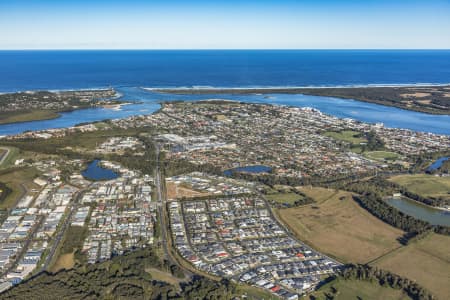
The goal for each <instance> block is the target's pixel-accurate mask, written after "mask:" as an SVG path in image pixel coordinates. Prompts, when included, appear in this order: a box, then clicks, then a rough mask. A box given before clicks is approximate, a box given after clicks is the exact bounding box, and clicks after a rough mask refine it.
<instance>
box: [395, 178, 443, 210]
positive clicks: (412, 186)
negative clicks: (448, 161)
mask: <svg viewBox="0 0 450 300" xmlns="http://www.w3.org/2000/svg"><path fill="white" fill-rule="evenodd" d="M389 180H390V181H392V182H395V183H396V184H398V185H399V186H400V187H402V190H404V192H403V194H405V196H407V197H409V198H412V199H414V200H416V201H419V202H423V203H425V204H428V205H432V206H441V205H450V177H440V176H433V175H428V174H413V175H409V174H408V175H398V176H393V177H391V178H389ZM414 194H415V195H414Z"/></svg>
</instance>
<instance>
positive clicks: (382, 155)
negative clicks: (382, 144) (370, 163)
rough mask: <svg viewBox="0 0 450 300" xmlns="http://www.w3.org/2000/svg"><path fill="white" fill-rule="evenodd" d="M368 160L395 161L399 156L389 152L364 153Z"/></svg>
mask: <svg viewBox="0 0 450 300" xmlns="http://www.w3.org/2000/svg"><path fill="white" fill-rule="evenodd" d="M363 155H364V156H365V157H367V158H368V159H373V160H379V161H380V160H395V159H398V158H400V155H399V154H397V153H395V152H389V151H369V152H364V154H363Z"/></svg>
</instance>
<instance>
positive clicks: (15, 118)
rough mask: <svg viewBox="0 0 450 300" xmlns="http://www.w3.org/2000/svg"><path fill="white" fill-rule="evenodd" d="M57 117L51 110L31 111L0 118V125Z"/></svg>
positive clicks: (9, 114)
mask: <svg viewBox="0 0 450 300" xmlns="http://www.w3.org/2000/svg"><path fill="white" fill-rule="evenodd" d="M58 117H59V114H58V113H55V112H53V111H51V110H32V111H26V112H17V113H14V112H13V113H8V115H1V116H0V124H8V123H18V122H28V121H37V120H50V119H56V118H58Z"/></svg>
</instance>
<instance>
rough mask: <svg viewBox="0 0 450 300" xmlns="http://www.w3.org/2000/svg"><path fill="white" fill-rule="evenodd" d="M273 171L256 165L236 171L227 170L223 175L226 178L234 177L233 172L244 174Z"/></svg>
mask: <svg viewBox="0 0 450 300" xmlns="http://www.w3.org/2000/svg"><path fill="white" fill-rule="evenodd" d="M270 171H272V168H271V167H268V166H263V165H256V166H245V167H239V168H234V169H229V170H225V171H224V172H223V174H224V175H225V176H231V175H233V172H243V173H269V172H270Z"/></svg>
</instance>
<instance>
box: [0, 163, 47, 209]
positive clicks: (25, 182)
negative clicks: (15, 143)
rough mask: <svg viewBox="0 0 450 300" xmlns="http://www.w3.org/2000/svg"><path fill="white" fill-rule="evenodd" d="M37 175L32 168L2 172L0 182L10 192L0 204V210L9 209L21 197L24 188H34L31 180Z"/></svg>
mask: <svg viewBox="0 0 450 300" xmlns="http://www.w3.org/2000/svg"><path fill="white" fill-rule="evenodd" d="M37 175H38V171H37V170H36V169H34V168H25V169H18V170H12V171H10V172H3V173H2V174H0V182H3V183H4V184H6V185H7V186H8V187H9V188H10V189H11V190H12V192H11V193H10V194H9V195H8V196H7V197H6V199H5V200H4V201H2V202H1V203H0V208H11V207H13V206H14V204H15V203H16V202H17V200H18V199H19V198H20V197H21V196H22V195H23V193H24V189H25V188H28V187H29V188H31V187H34V186H35V184H34V183H33V179H34V178H35V177H36V176H37Z"/></svg>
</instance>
